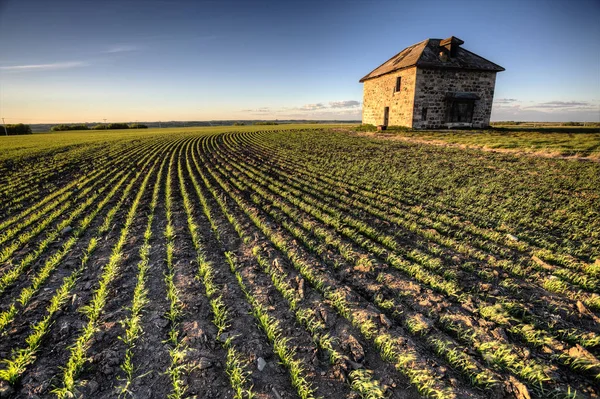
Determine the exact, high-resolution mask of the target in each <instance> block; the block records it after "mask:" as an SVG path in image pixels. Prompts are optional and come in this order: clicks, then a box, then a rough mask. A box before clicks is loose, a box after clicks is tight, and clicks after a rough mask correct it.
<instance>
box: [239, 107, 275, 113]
mask: <svg viewBox="0 0 600 399" xmlns="http://www.w3.org/2000/svg"><path fill="white" fill-rule="evenodd" d="M242 112H271V108H269V107H260V108H257V109H243V110H242Z"/></svg>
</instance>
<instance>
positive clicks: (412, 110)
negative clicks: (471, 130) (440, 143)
mask: <svg viewBox="0 0 600 399" xmlns="http://www.w3.org/2000/svg"><path fill="white" fill-rule="evenodd" d="M463 43H464V42H463V41H462V40H460V39H459V38H457V37H454V36H451V37H449V38H447V39H443V40H441V39H427V40H424V41H422V42H420V43H417V44H413V45H412V46H410V47H407V48H405V49H404V50H402V51H401V52H400V53H398V54H396V55H395V56H393V57H392V58H390V59H389V60H387V61H386V62H384V63H383V64H381V65H380V66H379V67H377V68H375V69H374V70H373V71H372V72H371V73H369V74H368V75H367V76H365V77H364V78H362V79H361V80H360V82H361V83H364V87H363V111H362V122H363V123H365V124H372V125H376V126H379V125H382V126H383V128H385V127H387V126H406V127H409V128H414V129H437V128H449V127H486V126H489V124H490V114H491V112H492V101H493V99H494V86H495V84H496V73H497V72H501V71H504V68H502V67H501V66H499V65H496V64H494V63H493V62H490V61H488V60H486V59H485V58H483V57H480V56H478V55H477V54H474V53H472V52H470V51H468V50H466V49H464V48H463V47H461V45H462V44H463Z"/></svg>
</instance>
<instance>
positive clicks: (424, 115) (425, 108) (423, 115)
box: [421, 107, 427, 122]
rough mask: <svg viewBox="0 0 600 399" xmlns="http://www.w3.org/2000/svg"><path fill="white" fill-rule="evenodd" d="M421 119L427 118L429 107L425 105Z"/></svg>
mask: <svg viewBox="0 0 600 399" xmlns="http://www.w3.org/2000/svg"><path fill="white" fill-rule="evenodd" d="M421 120H422V121H423V122H425V121H426V120H427V107H423V109H422V110H421Z"/></svg>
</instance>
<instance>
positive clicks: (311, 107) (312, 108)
mask: <svg viewBox="0 0 600 399" xmlns="http://www.w3.org/2000/svg"><path fill="white" fill-rule="evenodd" d="M323 108H327V107H326V106H325V105H324V104H323V103H317V104H305V105H303V106H301V107H299V108H296V109H299V110H303V111H315V110H317V109H323Z"/></svg>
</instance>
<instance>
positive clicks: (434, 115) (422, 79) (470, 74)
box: [412, 68, 496, 129]
mask: <svg viewBox="0 0 600 399" xmlns="http://www.w3.org/2000/svg"><path fill="white" fill-rule="evenodd" d="M495 84H496V72H485V71H468V70H462V71H456V70H451V69H421V68H419V69H418V70H417V76H416V88H415V99H414V104H413V106H414V112H413V114H414V118H413V124H412V126H413V127H414V128H416V129H419V128H420V129H423V128H427V129H435V128H440V127H451V126H467V127H487V126H489V124H490V115H491V113H492V102H493V100H494V86H495ZM450 92H469V93H475V94H477V95H478V96H479V98H480V99H479V100H475V107H474V109H473V122H472V123H471V124H466V123H462V124H450V123H447V122H446V93H450ZM424 107H426V108H427V117H426V120H425V121H423V120H421V116H422V112H423V108H424Z"/></svg>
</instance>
